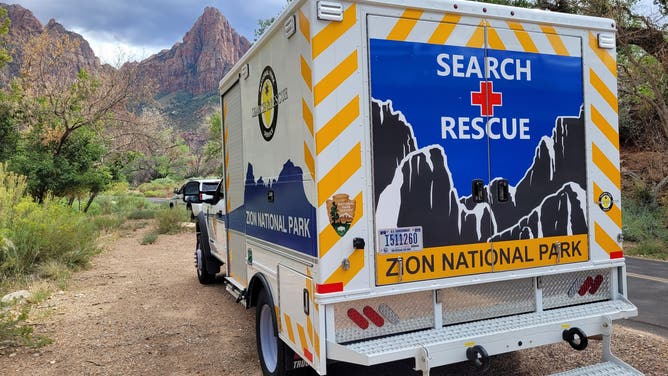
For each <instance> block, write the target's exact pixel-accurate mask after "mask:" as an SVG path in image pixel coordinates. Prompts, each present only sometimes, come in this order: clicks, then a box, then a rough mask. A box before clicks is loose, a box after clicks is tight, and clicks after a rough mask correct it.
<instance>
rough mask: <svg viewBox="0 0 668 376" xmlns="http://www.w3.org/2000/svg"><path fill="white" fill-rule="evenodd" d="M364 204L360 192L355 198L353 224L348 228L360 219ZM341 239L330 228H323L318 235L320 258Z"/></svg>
mask: <svg viewBox="0 0 668 376" xmlns="http://www.w3.org/2000/svg"><path fill="white" fill-rule="evenodd" d="M363 206H364V203H363V202H362V192H360V193H359V194H357V196H355V216H354V218H353V222H352V223H351V224H350V228H353V227H354V226H355V224H356V223H357V222H358V221H359V220H360V219H361V218H362V208H363ZM340 239H341V237H340V236H339V234H337V233H336V231H334V228H333V227H332V226H327V227H325V229H324V230H322V232H321V233H320V234H319V235H318V242H319V244H320V258H322V257H324V256H325V255H326V254H327V252H329V251H330V250H331V249H332V247H334V245H336V242H338V241H339V240H340Z"/></svg>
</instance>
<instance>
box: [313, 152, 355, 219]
mask: <svg viewBox="0 0 668 376" xmlns="http://www.w3.org/2000/svg"><path fill="white" fill-rule="evenodd" d="M361 167H362V145H361V143H359V142H358V143H357V144H356V145H355V146H354V147H353V148H352V149H351V150H350V151H349V152H348V154H346V156H345V157H343V158H342V159H341V160H340V161H339V163H337V164H336V166H334V168H332V169H331V170H330V171H329V172H328V173H327V175H325V176H324V177H323V178H322V179H321V180H320V181H319V182H318V206H321V205H322V204H324V203H325V201H327V199H328V198H330V197H332V196H333V195H334V193H336V190H337V189H339V188H340V187H341V186H342V185H343V183H345V182H346V180H348V179H350V177H351V176H353V174H354V173H355V172H357V170H359V169H360V168H361Z"/></svg>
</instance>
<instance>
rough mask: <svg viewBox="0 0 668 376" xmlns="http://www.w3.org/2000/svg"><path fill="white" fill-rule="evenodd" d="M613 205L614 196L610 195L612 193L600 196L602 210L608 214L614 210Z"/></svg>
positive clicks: (599, 202) (599, 204)
mask: <svg viewBox="0 0 668 376" xmlns="http://www.w3.org/2000/svg"><path fill="white" fill-rule="evenodd" d="M612 205H614V200H613V199H612V194H610V192H603V193H601V195H600V196H598V206H599V207H600V208H601V210H603V211H605V212H607V211H609V210H610V209H612Z"/></svg>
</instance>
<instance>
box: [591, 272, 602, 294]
mask: <svg viewBox="0 0 668 376" xmlns="http://www.w3.org/2000/svg"><path fill="white" fill-rule="evenodd" d="M601 283H603V276H602V275H600V274H598V275H597V276H596V277H594V283H593V284H592V285H591V287H590V288H589V293H590V294H592V295H594V294H596V291H598V288H599V287H601Z"/></svg>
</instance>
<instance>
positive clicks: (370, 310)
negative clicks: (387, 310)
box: [362, 306, 385, 328]
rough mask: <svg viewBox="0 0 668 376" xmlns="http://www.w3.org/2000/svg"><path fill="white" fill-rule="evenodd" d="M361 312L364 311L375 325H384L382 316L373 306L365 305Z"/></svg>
mask: <svg viewBox="0 0 668 376" xmlns="http://www.w3.org/2000/svg"><path fill="white" fill-rule="evenodd" d="M362 312H364V316H366V317H367V318H368V319H369V320H371V322H372V323H373V324H374V325H375V326H377V327H379V328H380V327H381V326H383V325H385V320H383V318H382V317H380V315H379V314H378V312H376V311H374V310H373V308H371V307H369V306H365V307H364V309H363V310H362Z"/></svg>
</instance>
